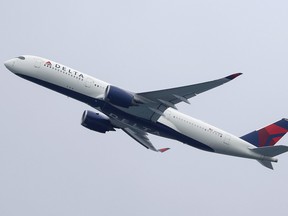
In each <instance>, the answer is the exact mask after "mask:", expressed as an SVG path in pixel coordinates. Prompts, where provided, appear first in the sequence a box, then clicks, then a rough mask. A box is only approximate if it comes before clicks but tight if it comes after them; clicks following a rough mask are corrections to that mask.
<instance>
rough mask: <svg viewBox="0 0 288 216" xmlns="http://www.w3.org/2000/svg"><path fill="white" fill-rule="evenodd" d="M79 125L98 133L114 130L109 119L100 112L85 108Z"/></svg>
mask: <svg viewBox="0 0 288 216" xmlns="http://www.w3.org/2000/svg"><path fill="white" fill-rule="evenodd" d="M81 125H82V126H84V127H86V128H88V129H90V130H93V131H97V132H100V133H106V132H107V131H115V129H114V127H113V125H112V124H111V122H110V119H109V118H108V117H107V116H105V115H103V114H100V113H94V112H91V111H88V110H85V111H84V113H83V115H82V119H81Z"/></svg>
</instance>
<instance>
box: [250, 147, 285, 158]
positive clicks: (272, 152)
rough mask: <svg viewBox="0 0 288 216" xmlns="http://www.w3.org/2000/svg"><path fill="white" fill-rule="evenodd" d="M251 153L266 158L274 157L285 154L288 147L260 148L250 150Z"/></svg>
mask: <svg viewBox="0 0 288 216" xmlns="http://www.w3.org/2000/svg"><path fill="white" fill-rule="evenodd" d="M251 151H253V152H256V153H257V154H260V155H264V156H267V157H274V156H277V155H280V154H283V153H285V152H287V151H288V146H283V145H279V146H268V147H260V148H254V149H251Z"/></svg>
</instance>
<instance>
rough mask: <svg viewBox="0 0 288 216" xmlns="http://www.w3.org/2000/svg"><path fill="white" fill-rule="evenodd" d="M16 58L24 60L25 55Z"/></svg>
mask: <svg viewBox="0 0 288 216" xmlns="http://www.w3.org/2000/svg"><path fill="white" fill-rule="evenodd" d="M17 58H18V59H21V60H25V57H24V56H19V57H17Z"/></svg>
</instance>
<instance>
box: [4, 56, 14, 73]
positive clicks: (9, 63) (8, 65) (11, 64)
mask: <svg viewBox="0 0 288 216" xmlns="http://www.w3.org/2000/svg"><path fill="white" fill-rule="evenodd" d="M4 65H5V67H6V68H7V69H8V70H10V71H12V69H13V67H14V65H15V60H14V59H10V60H7V61H5V62H4Z"/></svg>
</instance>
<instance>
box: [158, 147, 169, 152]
mask: <svg viewBox="0 0 288 216" xmlns="http://www.w3.org/2000/svg"><path fill="white" fill-rule="evenodd" d="M169 149H170V148H162V149H158V152H161V153H164V152H166V151H168V150H169Z"/></svg>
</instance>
